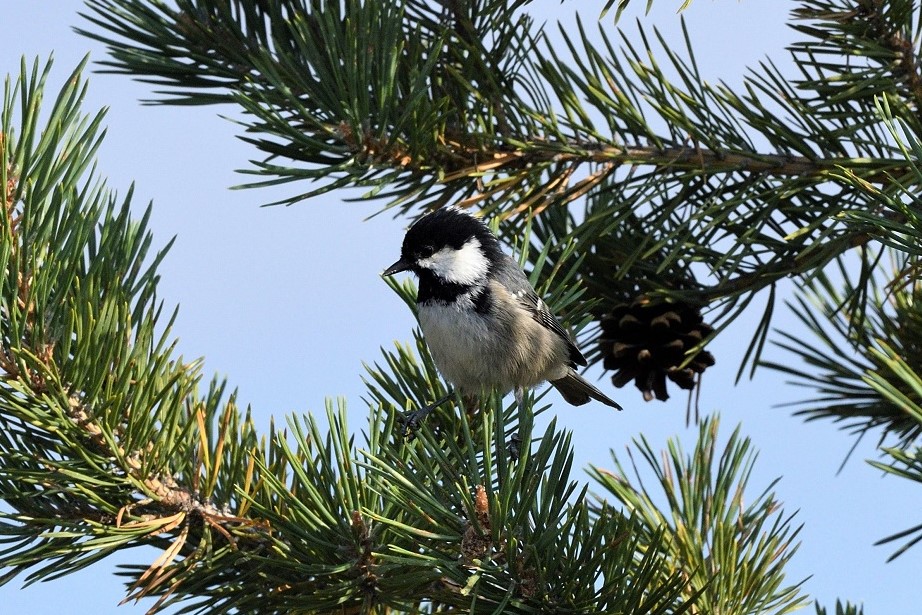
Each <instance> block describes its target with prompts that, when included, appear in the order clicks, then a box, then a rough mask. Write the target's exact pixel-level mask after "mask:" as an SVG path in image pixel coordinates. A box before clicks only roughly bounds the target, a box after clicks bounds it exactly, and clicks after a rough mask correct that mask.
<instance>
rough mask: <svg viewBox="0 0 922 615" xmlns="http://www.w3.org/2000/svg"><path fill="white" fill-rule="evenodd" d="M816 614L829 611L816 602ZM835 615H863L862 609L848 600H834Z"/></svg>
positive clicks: (824, 614)
mask: <svg viewBox="0 0 922 615" xmlns="http://www.w3.org/2000/svg"><path fill="white" fill-rule="evenodd" d="M816 615H829V611H827V610H826V608H825V607H821V606H820V605H819V604H817V605H816ZM835 615H864V609H862V608H861V607H859V606H855V605H854V604H851V603H850V602H846V603H845V604H843V603H842V602H840V601H838V600H836V611H835Z"/></svg>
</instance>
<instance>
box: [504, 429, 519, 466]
mask: <svg viewBox="0 0 922 615" xmlns="http://www.w3.org/2000/svg"><path fill="white" fill-rule="evenodd" d="M506 450H508V451H509V458H510V459H512V461H518V460H519V457H521V455H522V438H520V437H519V432H515V433H514V434H512V435H511V436H509V442H508V443H507V444H506Z"/></svg>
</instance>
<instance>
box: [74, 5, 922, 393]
mask: <svg viewBox="0 0 922 615" xmlns="http://www.w3.org/2000/svg"><path fill="white" fill-rule="evenodd" d="M87 4H88V7H89V9H90V12H89V13H88V14H87V17H88V19H89V21H90V23H91V24H92V25H93V26H94V28H92V29H87V30H84V33H86V34H87V35H88V36H91V37H94V38H97V39H99V40H101V41H104V42H105V43H106V44H107V45H108V46H109V49H110V50H111V53H112V59H111V60H109V61H107V62H106V64H107V65H108V66H109V67H111V69H112V70H114V71H117V72H124V73H129V74H134V75H143V76H145V78H147V79H150V80H152V81H153V82H154V83H156V84H157V85H161V86H164V87H165V88H166V89H165V90H164V91H163V92H162V93H163V94H164V95H165V98H162V99H161V101H162V102H175V103H180V104H210V103H215V102H234V103H236V104H238V105H239V106H240V107H241V108H242V109H243V110H244V112H245V118H246V119H244V121H243V126H244V129H245V130H246V132H247V136H246V137H245V138H247V139H249V140H250V141H251V142H252V143H254V145H256V147H257V148H258V149H260V150H261V151H262V152H264V153H265V154H266V156H267V158H266V159H265V160H264V161H261V162H257V163H255V165H256V166H255V168H254V169H253V170H252V172H253V173H256V174H257V175H261V176H264V177H265V179H264V180H262V182H261V183H276V182H280V181H284V182H287V181H296V180H302V179H310V180H312V181H314V182H317V183H316V187H313V188H312V189H311V190H310V191H307V192H301V193H299V194H296V195H294V196H292V197H291V198H290V199H288V200H286V202H295V201H297V200H300V199H302V198H307V197H308V196H311V195H315V194H318V193H320V192H323V191H326V190H330V189H333V188H336V187H340V186H364V187H367V188H369V190H368V191H367V192H366V193H365V194H364V198H383V199H386V200H387V201H388V203H389V204H390V205H394V206H399V207H400V208H401V209H402V210H410V209H413V210H414V211H417V212H418V211H421V210H424V209H428V208H432V207H437V206H441V205H444V204H447V203H456V204H462V205H465V204H468V205H470V204H478V205H480V206H481V207H482V208H483V209H485V210H487V211H494V210H495V211H496V212H498V213H500V214H501V215H502V217H504V218H506V219H507V223H505V224H503V225H502V226H501V229H500V230H501V233H502V234H503V236H504V237H506V238H507V239H508V240H509V241H510V242H512V241H514V239H515V237H516V233H517V232H518V230H519V229H520V228H521V223H520V222H517V221H516V220H515V218H516V216H517V215H518V214H528V215H529V216H533V215H537V214H540V213H541V212H544V211H546V210H547V209H548V208H567V209H570V210H576V215H575V217H574V218H573V219H574V220H578V223H575V224H574V228H573V229H572V232H573V236H574V237H580V238H582V239H583V241H584V244H583V246H582V247H583V252H584V253H585V254H591V255H592V258H590V259H587V268H586V271H587V273H586V274H585V275H586V276H587V277H588V276H591V277H593V278H595V281H596V283H594V284H591V285H589V289H590V290H591V293H590V294H589V295H587V297H586V298H587V299H590V300H592V301H595V302H596V303H597V305H598V306H599V307H598V310H597V311H598V312H603V311H605V310H606V309H610V308H611V307H612V306H614V305H617V304H619V303H624V302H626V301H628V302H629V301H631V300H633V299H635V298H636V296H637V293H643V294H645V295H650V296H654V297H657V296H658V297H665V298H668V299H669V300H676V301H682V302H685V303H689V304H692V305H696V306H709V307H710V308H711V313H712V314H713V317H714V318H715V319H716V322H714V323H713V324H714V326H715V329H716V331H717V334H719V333H720V332H721V331H722V330H723V329H724V328H725V327H726V326H727V325H728V324H730V322H732V321H733V319H734V318H736V317H737V316H739V314H741V313H742V311H743V310H744V309H746V308H747V307H748V306H750V305H751V304H752V302H753V301H754V300H755V298H756V296H757V295H758V294H760V293H762V292H763V291H766V292H767V295H768V296H767V300H766V301H765V303H764V305H765V307H764V313H763V318H762V323H761V325H760V326H759V327H757V328H756V330H755V331H754V332H753V338H752V341H751V343H750V346H749V348H748V349H747V351H746V353H745V355H744V360H743V363H744V365H743V366H741V369H740V375H742V373H743V369H744V368H745V364H747V363H749V364H752V365H753V366H754V365H755V364H756V363H757V361H758V358H759V356H760V354H761V350H762V348H763V347H764V344H765V339H766V336H767V334H768V332H769V331H770V323H771V319H772V316H773V313H774V306H775V304H776V301H775V285H776V284H777V282H779V281H780V280H782V279H784V278H790V277H795V278H799V277H807V278H809V277H810V276H812V275H814V274H815V273H817V272H819V271H821V270H822V269H824V268H825V267H826V266H827V265H828V264H829V263H831V262H833V261H834V260H835V259H836V258H837V257H839V256H841V255H843V254H846V253H848V252H850V251H851V250H853V249H854V248H855V247H856V246H861V245H866V244H868V243H869V242H871V241H872V240H875V239H878V238H881V237H882V236H883V237H890V236H891V235H893V234H894V233H893V229H892V228H888V227H887V226H885V225H886V224H889V223H892V220H891V221H890V222H885V221H883V220H882V219H881V218H879V217H874V216H871V215H870V212H873V211H875V208H876V207H877V203H878V200H879V197H878V195H877V194H876V193H875V192H876V191H875V190H867V189H865V187H866V186H873V187H876V188H879V187H880V186H882V185H883V186H886V185H888V184H889V183H890V178H893V179H895V180H896V181H898V182H902V181H905V182H909V183H907V184H906V185H905V187H906V190H907V191H910V192H911V191H913V190H914V189H915V188H914V186H915V185H916V184H917V178H914V177H913V176H912V173H911V170H910V168H909V167H908V166H907V163H906V159H905V158H904V157H903V156H902V155H901V152H900V148H899V146H898V145H897V144H896V143H895V142H894V140H893V139H892V138H890V135H889V134H888V131H887V129H886V126H885V124H884V122H882V120H881V118H880V116H879V115H878V114H877V113H876V110H875V105H876V101H877V99H878V98H880V99H882V100H884V101H885V102H886V103H887V104H888V105H889V106H890V109H891V111H892V114H893V115H894V116H895V117H896V118H898V119H899V120H900V121H903V122H904V123H905V125H906V126H907V127H908V129H909V130H911V131H915V132H918V130H917V129H918V126H917V122H918V119H917V116H916V114H915V113H914V111H913V110H914V109H915V108H916V107H917V105H918V103H919V100H922V87H919V85H918V84H917V81H918V78H917V77H916V76H915V75H917V72H918V71H915V70H914V69H915V68H916V65H915V60H911V59H909V56H908V54H906V53H904V49H908V48H910V47H911V41H912V40H914V39H913V37H914V33H915V28H916V25H915V24H917V23H918V21H919V20H918V19H917V17H918V16H917V14H916V13H917V7H915V6H914V5H912V3H908V2H901V3H896V4H894V3H879V2H868V1H864V0H805V1H804V2H802V3H801V6H800V7H799V8H797V9H796V10H794V12H793V13H792V18H793V21H792V25H793V27H794V28H795V29H797V30H798V32H800V33H801V34H802V35H803V37H804V39H803V41H800V42H797V43H795V44H794V45H793V46H792V47H791V56H790V61H791V62H792V63H793V65H794V67H795V69H796V70H797V71H798V73H799V74H800V75H801V76H802V78H800V79H799V80H789V79H787V78H786V77H785V74H784V72H783V71H782V70H781V69H780V68H778V67H777V65H776V63H774V62H772V61H766V62H764V63H762V64H761V65H760V66H758V67H755V68H754V69H753V70H752V72H751V73H750V74H748V75H746V76H745V77H744V79H743V85H742V88H741V89H740V90H739V91H734V90H732V89H730V88H729V87H728V86H727V85H726V84H724V83H718V84H716V85H715V84H709V83H706V82H705V81H704V80H703V78H702V76H701V72H700V70H699V67H698V64H697V62H696V60H695V56H694V52H693V48H692V45H691V41H692V35H693V33H690V32H687V31H686V32H685V46H684V48H682V47H681V46H678V45H676V44H675V43H674V42H672V41H666V40H664V39H663V37H662V35H661V34H660V33H659V32H657V31H655V30H654V31H653V32H649V31H647V30H645V29H643V28H640V29H639V31H638V32H637V35H635V36H629V35H628V34H627V33H626V32H624V31H621V32H619V33H618V34H617V36H612V35H611V34H610V33H609V32H610V28H608V27H599V28H594V27H591V26H588V25H586V24H585V23H583V22H582V21H579V22H578V24H577V28H576V29H575V30H574V29H572V28H565V27H563V26H561V27H560V28H559V31H558V32H555V33H551V32H550V31H548V32H545V31H544V30H543V29H541V28H538V27H536V26H535V25H534V23H533V21H532V19H531V18H530V17H529V14H528V9H529V3H528V2H512V3H503V2H493V1H489V0H477V1H473V0H472V1H471V2H462V3H454V4H451V5H448V4H432V3H427V2H422V1H415V0H414V1H407V2H392V3H375V2H359V1H357V0H356V1H351V0H350V1H349V2H344V3H339V2H333V3H330V2H323V1H321V0H316V1H313V2H310V3H299V2H290V1H288V0H276V1H274V2H267V3H255V4H254V3H252V2H242V1H240V0H234V1H231V2H216V1H213V0H197V1H195V2H193V1H192V0H182V1H180V2H177V3H176V6H175V8H173V7H172V5H167V4H164V3H160V2H156V3H149V2H141V1H140V0H89V1H88V3H87ZM687 4H688V3H687V2H685V3H683V5H682V8H684V7H685V6H686V5H687ZM626 6H627V2H606V3H605V4H604V5H603V7H602V12H603V13H604V12H605V11H608V10H609V9H611V8H615V16H616V18H617V16H619V15H620V14H621V12H622V11H623V10H624V8H625V7H626ZM648 8H649V4H648ZM358 39H361V40H375V41H376V44H375V45H372V46H370V48H368V49H366V48H364V47H360V46H358V45H356V44H355V41H356V40H358ZM907 45H908V46H909V47H907ZM919 83H922V82H919ZM259 183H260V182H257V184H259ZM704 280H707V283H704V282H703V281H704ZM593 339H594V338H593Z"/></svg>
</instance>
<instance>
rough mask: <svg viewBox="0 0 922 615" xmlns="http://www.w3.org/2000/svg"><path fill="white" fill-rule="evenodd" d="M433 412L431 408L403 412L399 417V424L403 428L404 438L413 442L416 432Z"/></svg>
mask: <svg viewBox="0 0 922 615" xmlns="http://www.w3.org/2000/svg"><path fill="white" fill-rule="evenodd" d="M431 411H432V407H431V406H425V407H423V408H419V409H418V410H411V411H410V412H403V413H401V414H398V415H397V422H398V423H400V425H401V426H402V427H403V432H402V433H403V437H405V438H407V439H410V440H412V439H413V436H414V435H415V434H416V430H418V429H419V428H420V426H421V425H422V424H423V419H424V418H426V415H427V414H429V413H430V412H431Z"/></svg>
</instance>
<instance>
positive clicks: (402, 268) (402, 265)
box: [381, 258, 413, 276]
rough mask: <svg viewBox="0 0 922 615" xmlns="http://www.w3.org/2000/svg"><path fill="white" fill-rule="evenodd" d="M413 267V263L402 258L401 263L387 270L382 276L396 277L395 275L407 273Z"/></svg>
mask: <svg viewBox="0 0 922 615" xmlns="http://www.w3.org/2000/svg"><path fill="white" fill-rule="evenodd" d="M412 266H413V265H412V263H410V262H409V261H405V260H404V259H402V258H401V259H400V260H399V261H397V262H396V263H394V264H393V265H391V266H390V267H388V268H387V269H385V270H384V273H382V274H381V275H385V276H386V275H394V274H395V273H400V272H401V271H407V270H408V269H410V267H412Z"/></svg>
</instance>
